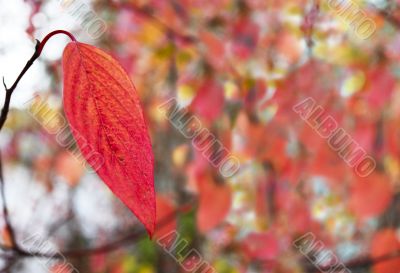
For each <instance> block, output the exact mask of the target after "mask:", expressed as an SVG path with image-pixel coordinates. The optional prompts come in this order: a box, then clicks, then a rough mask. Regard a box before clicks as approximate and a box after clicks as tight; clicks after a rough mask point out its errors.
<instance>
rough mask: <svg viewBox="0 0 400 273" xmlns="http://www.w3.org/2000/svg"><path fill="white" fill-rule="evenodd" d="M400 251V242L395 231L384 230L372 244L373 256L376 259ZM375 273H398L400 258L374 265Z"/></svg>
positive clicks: (377, 234) (376, 235)
mask: <svg viewBox="0 0 400 273" xmlns="http://www.w3.org/2000/svg"><path fill="white" fill-rule="evenodd" d="M399 250H400V240H399V238H398V237H397V236H396V232H395V230H393V229H384V230H381V231H379V232H377V233H376V234H375V235H374V237H373V239H372V244H371V256H372V258H374V259H379V258H381V257H384V256H387V255H390V254H391V253H394V252H397V251H399ZM372 268H373V272H374V273H398V272H399V268H400V258H398V257H397V258H395V259H388V260H385V261H381V262H379V263H375V264H374V265H373V267H372Z"/></svg>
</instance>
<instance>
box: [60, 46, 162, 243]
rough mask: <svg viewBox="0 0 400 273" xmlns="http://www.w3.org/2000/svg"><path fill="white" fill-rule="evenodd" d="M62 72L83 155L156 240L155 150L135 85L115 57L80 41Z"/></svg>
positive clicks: (69, 114)
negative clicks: (154, 235)
mask: <svg viewBox="0 0 400 273" xmlns="http://www.w3.org/2000/svg"><path fill="white" fill-rule="evenodd" d="M63 70H64V109H65V114H66V116H67V119H68V121H69V123H70V126H71V130H72V133H73V136H74V138H75V140H76V142H77V144H78V146H79V148H80V150H81V152H82V154H83V156H84V157H85V159H86V160H87V161H88V163H89V164H90V165H91V166H92V167H93V169H94V170H96V172H97V174H98V175H99V176H100V178H101V179H102V180H103V181H104V182H105V183H106V184H107V186H108V187H109V188H110V189H111V191H112V192H113V193H114V194H115V195H116V196H117V197H118V198H119V199H121V201H122V202H123V203H124V204H125V205H126V206H127V207H128V208H129V209H130V210H131V211H132V212H133V213H134V214H135V215H136V216H137V218H138V219H139V220H140V221H141V222H142V223H143V224H144V226H145V227H146V229H147V232H148V233H149V235H150V236H152V234H153V232H154V226H155V214H156V213H155V212H156V208H155V193H154V176H153V175H154V174H153V165H154V163H153V152H152V148H151V142H150V138H149V135H148V130H147V125H146V123H145V121H144V117H143V112H142V108H141V106H140V102H139V98H138V95H137V93H136V89H135V87H134V86H133V84H132V82H131V81H130V79H129V76H128V75H127V74H126V72H125V71H124V70H123V69H122V68H121V66H120V65H119V64H118V62H117V61H115V60H114V59H113V58H112V57H111V56H110V55H108V54H107V53H105V52H103V51H101V50H100V49H98V48H96V47H93V46H90V45H87V44H83V43H79V42H71V43H69V44H68V45H67V47H66V48H65V50H64V54H63ZM103 161H104V163H103V164H102V162H103Z"/></svg>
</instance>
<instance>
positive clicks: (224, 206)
mask: <svg viewBox="0 0 400 273" xmlns="http://www.w3.org/2000/svg"><path fill="white" fill-rule="evenodd" d="M198 189H199V208H198V211H197V215H196V216H197V218H196V221H197V227H198V229H199V231H200V232H201V233H207V232H209V231H210V230H212V229H213V228H215V227H217V226H218V225H219V224H221V223H222V222H223V221H224V220H225V217H226V215H227V214H228V212H229V210H230V208H231V204H232V191H231V189H230V187H229V186H228V185H227V184H224V185H217V184H216V183H215V181H214V180H213V179H212V178H211V175H205V176H204V177H203V178H202V179H200V180H199V183H198Z"/></svg>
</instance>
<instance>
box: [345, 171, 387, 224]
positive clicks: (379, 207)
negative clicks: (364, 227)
mask: <svg viewBox="0 0 400 273" xmlns="http://www.w3.org/2000/svg"><path fill="white" fill-rule="evenodd" d="M392 195H393V189H392V186H391V184H390V181H389V178H388V177H386V176H384V175H382V174H378V173H373V174H371V175H370V176H368V177H366V178H357V180H356V181H355V182H354V183H353V185H352V187H351V196H350V200H349V207H350V210H352V211H353V213H354V214H355V215H356V216H357V217H358V218H359V219H361V220H365V219H367V218H369V217H376V216H378V215H379V214H381V213H383V211H384V210H385V209H386V208H387V207H388V205H389V204H390V201H391V200H392ZM371 200H373V202H372V201H371Z"/></svg>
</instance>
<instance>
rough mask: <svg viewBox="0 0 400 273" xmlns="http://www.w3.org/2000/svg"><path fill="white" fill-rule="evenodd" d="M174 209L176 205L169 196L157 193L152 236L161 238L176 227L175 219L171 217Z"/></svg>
mask: <svg viewBox="0 0 400 273" xmlns="http://www.w3.org/2000/svg"><path fill="white" fill-rule="evenodd" d="M175 211H176V206H175V204H173V203H172V202H171V198H168V197H167V196H163V195H157V225H156V230H155V232H154V238H162V237H164V236H166V235H167V234H168V233H170V232H172V231H175V230H176V229H177V219H176V217H173V213H174V212H175ZM171 218H173V219H172V220H171ZM166 221H167V222H168V223H166Z"/></svg>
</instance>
